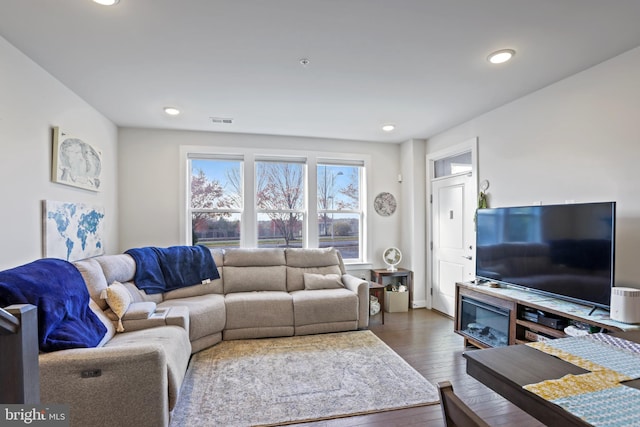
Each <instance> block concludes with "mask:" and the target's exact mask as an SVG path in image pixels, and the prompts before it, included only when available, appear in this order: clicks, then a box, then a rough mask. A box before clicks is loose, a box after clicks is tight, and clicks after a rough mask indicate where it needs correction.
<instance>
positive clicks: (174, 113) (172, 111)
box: [164, 107, 180, 116]
mask: <svg viewBox="0 0 640 427" xmlns="http://www.w3.org/2000/svg"><path fill="white" fill-rule="evenodd" d="M164 112H165V113H167V114H168V115H170V116H177V115H178V114H180V110H178V109H177V108H175V107H164Z"/></svg>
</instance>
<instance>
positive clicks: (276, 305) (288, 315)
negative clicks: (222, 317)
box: [224, 292, 293, 330]
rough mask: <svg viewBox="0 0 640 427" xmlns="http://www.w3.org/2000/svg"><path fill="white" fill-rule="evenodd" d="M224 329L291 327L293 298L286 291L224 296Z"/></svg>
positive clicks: (239, 293)
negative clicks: (225, 320)
mask: <svg viewBox="0 0 640 427" xmlns="http://www.w3.org/2000/svg"><path fill="white" fill-rule="evenodd" d="M224 299H225V305H226V309H227V325H226V326H225V329H227V330H229V329H243V328H256V327H272V326H291V327H293V299H292V297H291V295H290V294H289V293H287V292H237V293H232V294H227V295H225V297H224Z"/></svg>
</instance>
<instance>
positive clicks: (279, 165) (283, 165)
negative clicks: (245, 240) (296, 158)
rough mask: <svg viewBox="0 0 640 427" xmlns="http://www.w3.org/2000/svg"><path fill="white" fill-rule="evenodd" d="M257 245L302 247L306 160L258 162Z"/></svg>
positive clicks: (261, 246)
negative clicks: (299, 161) (304, 162)
mask: <svg viewBox="0 0 640 427" xmlns="http://www.w3.org/2000/svg"><path fill="white" fill-rule="evenodd" d="M255 188H256V196H255V202H256V208H257V212H256V213H257V217H258V247H260V248H273V247H285V248H289V247H303V243H304V242H303V241H302V236H303V223H304V217H305V194H304V189H305V182H304V164H302V163H294V162H276V161H257V162H256V187H255Z"/></svg>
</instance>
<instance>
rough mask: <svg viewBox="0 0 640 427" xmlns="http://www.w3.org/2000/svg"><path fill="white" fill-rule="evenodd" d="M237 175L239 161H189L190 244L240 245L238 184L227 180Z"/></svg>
mask: <svg viewBox="0 0 640 427" xmlns="http://www.w3.org/2000/svg"><path fill="white" fill-rule="evenodd" d="M239 175H240V162H239V161H227V160H214V159H197V160H192V162H191V180H190V188H189V190H190V214H191V238H192V244H194V245H195V244H203V245H206V246H209V247H219V248H229V247H238V246H239V244H240V216H241V212H242V210H241V207H242V196H241V194H242V193H241V191H240V189H241V187H239V186H235V185H234V184H233V183H230V182H229V176H239Z"/></svg>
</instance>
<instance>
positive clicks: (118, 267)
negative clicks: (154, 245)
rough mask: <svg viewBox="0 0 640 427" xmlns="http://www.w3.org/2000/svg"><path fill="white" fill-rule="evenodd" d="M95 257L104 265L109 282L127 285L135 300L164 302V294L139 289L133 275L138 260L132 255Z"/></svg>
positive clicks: (106, 278) (105, 275)
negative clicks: (148, 292) (149, 293)
mask: <svg viewBox="0 0 640 427" xmlns="http://www.w3.org/2000/svg"><path fill="white" fill-rule="evenodd" d="M94 259H95V260H96V262H98V264H100V267H102V272H103V274H104V277H105V280H106V282H107V284H108V285H110V284H112V283H113V282H120V283H122V284H123V285H125V287H126V288H127V289H128V290H129V293H130V294H131V297H132V299H133V302H145V301H151V302H155V303H156V304H158V303H160V302H162V294H153V295H147V293H146V292H144V291H142V290H140V289H138V288H137V287H136V285H135V284H134V283H133V276H135V274H136V262H135V261H134V259H133V258H132V257H131V256H130V255H127V254H119V255H104V256H99V257H96V258H94Z"/></svg>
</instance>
